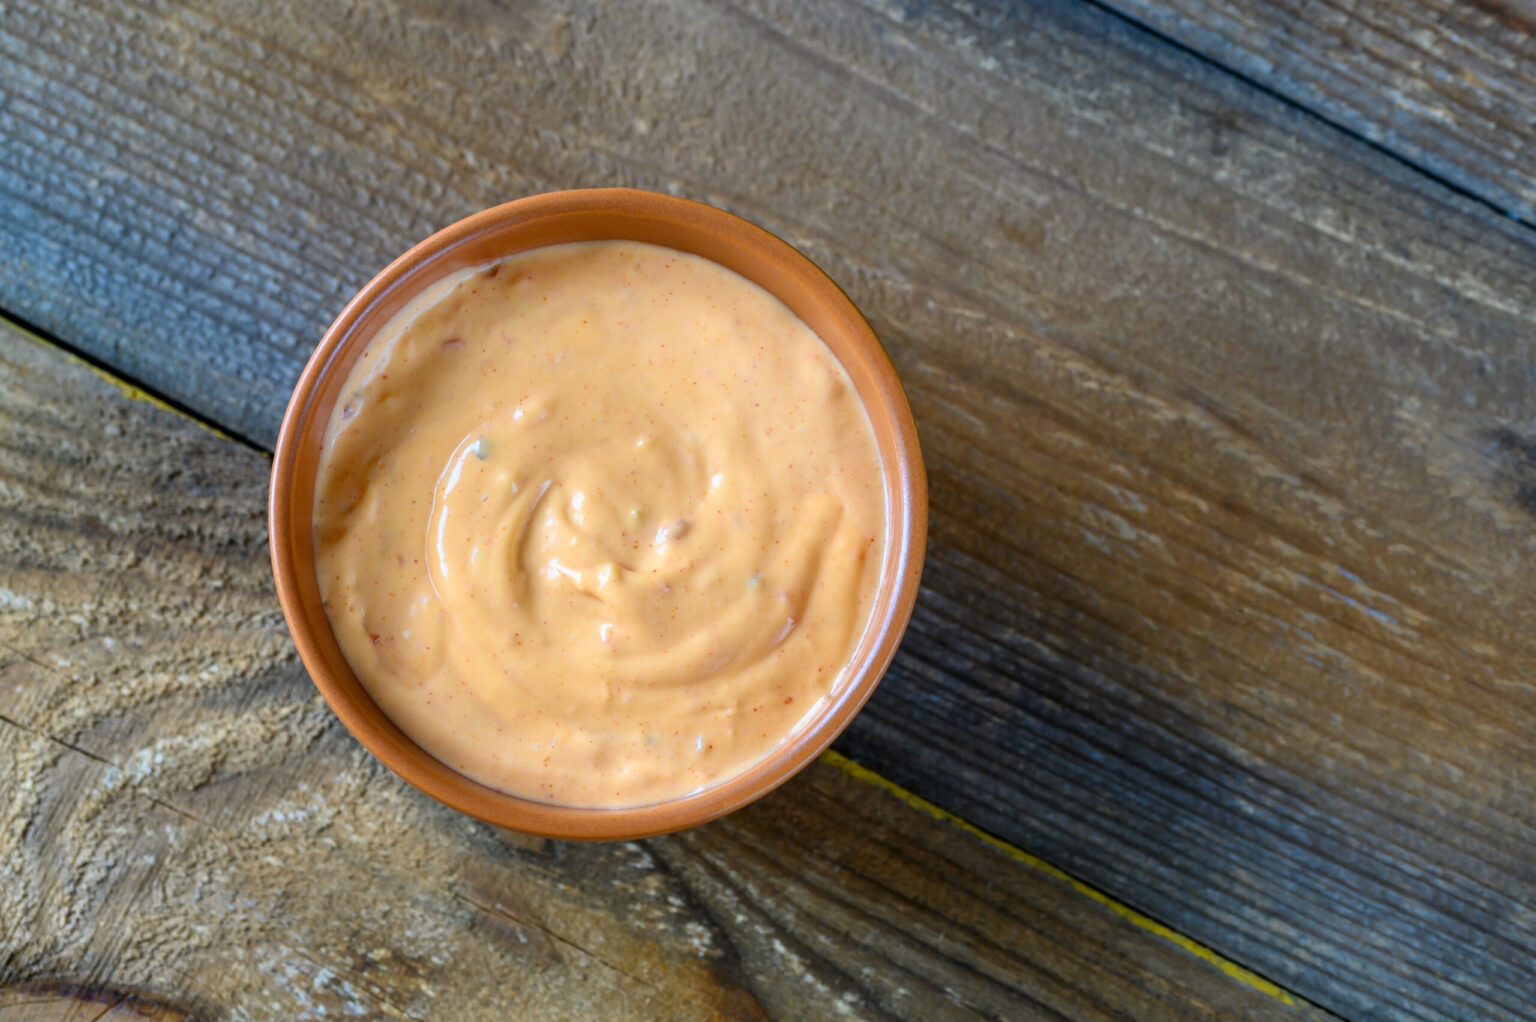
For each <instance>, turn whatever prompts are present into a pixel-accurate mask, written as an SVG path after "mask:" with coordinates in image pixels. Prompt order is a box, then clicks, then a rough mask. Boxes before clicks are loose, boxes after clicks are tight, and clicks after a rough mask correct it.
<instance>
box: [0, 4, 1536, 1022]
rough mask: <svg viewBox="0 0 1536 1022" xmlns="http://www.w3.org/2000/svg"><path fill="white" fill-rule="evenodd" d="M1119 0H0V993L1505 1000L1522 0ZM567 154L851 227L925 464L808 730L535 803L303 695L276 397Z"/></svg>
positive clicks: (328, 1009) (1523, 498) (1534, 910)
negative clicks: (751, 789) (829, 718)
mask: <svg viewBox="0 0 1536 1022" xmlns="http://www.w3.org/2000/svg"><path fill="white" fill-rule="evenodd" d="M1109 4H1110V7H1105V6H1100V5H1098V4H1087V3H1082V2H1078V0H1039V2H1037V3H1031V4H1009V3H1003V2H986V0H982V2H960V0H953V2H918V3H897V2H895V0H802V2H791V0H735V2H732V3H728V4H724V3H711V2H704V0H654V2H650V0H647V2H645V3H635V4H625V5H617V4H614V5H605V4H601V3H596V2H592V0H572V2H568V3H557V2H553V0H528V2H519V3H493V2H490V0H379V2H376V3H359V2H356V0H188V2H187V3H185V4H178V3H172V2H168V0H80V2H77V3H65V2H64V0H5V2H4V3H3V5H0V310H3V311H4V314H5V316H6V317H7V318H8V320H9V321H10V323H11V325H10V326H4V327H0V988H3V989H0V1020H5V1022H14V1020H21V1019H29V1020H31V1019H54V1018H59V1017H75V1018H80V1019H91V1018H108V1019H115V1018H130V1017H132V1018H145V1017H154V1018H162V1019H178V1018H183V1017H186V1016H189V1015H194V1016H196V1017H199V1018H207V1019H223V1018H231V1019H235V1018H239V1019H246V1018H249V1019H255V1018H300V1017H314V1016H319V1015H322V1014H336V1015H349V1016H350V1015H360V1016H365V1017H380V1018H422V1019H425V1018H434V1019H469V1018H492V1019H506V1018H519V1019H542V1018H549V1019H570V1018H602V1019H618V1018H637V1019H693V1018H701V1019H702V1018H731V1019H759V1018H775V1019H821V1018H829V1019H832V1018H845V1017H846V1018H910V1019H921V1020H929V1019H941V1018H994V1019H1032V1018H1057V1017H1065V1018H1095V1019H1096V1018H1118V1019H1137V1020H1140V1019H1182V1018H1210V1019H1235V1018H1245V1019H1246V1018H1253V1019H1295V1018H1320V1017H1339V1018H1347V1019H1514V1018H1531V1017H1536V1008H1533V1007H1532V1004H1533V1003H1536V1001H1533V995H1536V218H1533V214H1532V208H1533V207H1532V203H1533V201H1536V178H1533V172H1532V168H1533V167H1536V144H1533V139H1536V84H1533V83H1536V77H1533V72H1532V68H1533V67H1536V64H1533V63H1532V58H1533V56H1536V8H1533V7H1532V6H1531V2H1530V0H1477V2H1476V3H1471V2H1468V3H1466V4H1464V5H1463V4H1458V3H1455V2H1453V0H1416V2H1415V0H1366V2H1363V3H1360V4H1355V5H1339V6H1334V5H1333V4H1332V3H1331V2H1327V3H1324V2H1319V3H1305V4H1304V3H1300V2H1297V0H1179V2H1177V3H1171V4H1155V5H1154V4H1149V3H1143V2H1142V0H1109ZM1111 8H1118V9H1119V12H1117V11H1116V10H1112V9H1111ZM1120 12H1123V13H1120ZM1129 19H1137V20H1129ZM1233 72H1236V73H1235V74H1234V73H1233ZM608 184H622V185H631V186H638V187H644V188H651V189H656V190H662V191H671V192H676V193H679V194H684V195H688V196H691V197H694V198H698V199H702V200H704V201H708V202H712V203H715V204H717V205H720V206H723V207H725V208H727V209H730V210H733V211H735V212H737V213H739V214H741V215H743V216H745V217H748V218H749V219H752V220H755V221H757V222H758V223H761V224H763V225H764V226H766V227H768V228H769V229H771V230H773V231H775V232H777V233H779V234H780V235H782V236H783V237H785V238H787V239H788V240H790V241H791V242H792V243H794V244H795V245H797V246H799V247H800V248H802V249H803V250H804V251H806V252H807V253H808V254H809V255H810V256H811V257H812V258H814V259H815V260H816V261H817V262H819V263H820V264H821V265H822V266H824V267H825V268H826V269H827V270H828V271H829V272H830V273H831V274H832V275H833V277H834V278H836V279H837V280H838V281H839V282H840V283H841V284H842V285H843V286H844V287H845V288H846V289H847V290H848V291H849V293H850V294H851V295H852V296H853V297H854V299H855V301H857V302H858V303H859V305H860V306H861V307H862V308H863V309H864V310H865V311H866V313H867V314H868V315H869V317H870V319H871V321H872V322H873V324H874V325H875V328H876V330H877V331H878V332H879V334H880V335H881V337H882V338H883V340H884V341H885V343H886V345H887V347H888V348H889V350H890V352H891V354H892V357H893V358H894V360H895V362H896V364H897V368H898V370H899V371H900V373H901V375H902V378H903V380H904V381H905V383H906V386H907V388H908V393H909V395H910V397H911V399H912V403H913V406H914V409H915V412H916V415H917V418H918V422H919V428H920V432H921V438H922V443H923V447H924V451H925V454H926V457H927V459H928V467H929V477H930V484H931V487H932V497H933V524H932V535H931V540H930V546H929V555H928V565H927V571H926V574H925V576H924V580H923V590H922V594H921V596H920V598H919V600H918V607H917V611H916V616H915V618H914V620H913V623H912V626H911V629H910V631H909V633H908V636H907V639H906V641H905V643H904V645H903V647H902V649H901V652H900V654H899V656H898V657H897V660H896V663H895V665H894V667H893V669H892V670H891V672H890V674H889V675H888V676H887V678H886V680H885V681H884V683H883V684H882V686H881V688H880V690H879V691H878V693H877V694H876V696H875V698H874V699H873V700H872V702H871V703H870V704H869V706H868V708H867V709H866V710H865V711H864V713H863V714H862V715H861V716H860V717H859V718H858V720H857V721H855V723H854V725H853V726H852V727H851V728H850V729H849V731H848V732H847V733H846V734H845V735H844V737H843V738H842V739H841V740H840V741H839V742H838V743H837V745H836V747H835V748H836V750H837V751H836V752H835V753H830V754H828V755H827V756H825V757H824V758H823V759H822V760H821V761H820V762H819V763H818V764H816V765H815V766H813V767H812V768H811V769H809V770H807V771H806V772H805V773H804V774H802V775H801V776H800V777H799V778H797V779H796V780H795V781H794V782H792V783H791V784H790V785H788V786H786V787H785V788H784V789H781V790H780V791H779V792H777V793H775V794H774V795H772V796H771V797H769V798H767V799H765V800H763V801H761V802H759V803H757V804H755V805H753V806H752V807H750V808H748V809H746V810H744V811H742V812H740V813H737V814H735V815H733V816H731V817H729V818H727V819H724V820H722V821H719V822H717V823H714V824H711V825H709V826H705V827H701V828H698V829H696V830H692V831H688V832H685V833H682V834H678V835H674V836H670V837H665V838H659V839H654V840H648V841H642V842H636V843H628V844H597V845H576V844H559V843H552V842H549V841H544V840H532V839H527V838H522V837H519V836H516V835H512V834H507V833H499V832H497V831H495V830H493V829H491V828H489V827H486V826H483V825H481V824H479V823H477V822H475V821H473V820H470V819H468V818H466V817H463V816H460V815H458V814H456V813H454V812H451V811H449V810H446V809H444V808H442V807H440V806H438V805H436V804H435V803H433V802H431V801H430V800H428V799H426V798H425V797H423V796H421V795H419V794H418V793H417V792H415V791H414V790H412V789H410V788H409V787H407V786H406V785H405V784H403V783H402V782H401V781H399V780H398V779H397V778H395V777H394V776H393V775H392V774H390V773H388V772H387V771H385V770H384V769H382V768H381V767H380V766H378V765H377V763H376V762H375V761H373V760H372V758H371V757H369V756H368V755H367V754H365V753H364V752H362V751H361V749H360V747H359V746H358V745H357V744H356V743H355V742H354V741H353V740H352V739H351V738H350V737H349V736H348V735H347V733H346V732H345V731H344V730H343V729H342V728H341V727H340V726H339V725H338V724H337V722H336V721H335V719H334V718H333V717H332V715H331V713H330V712H329V710H328V709H327V708H326V707H325V705H324V704H323V703H322V702H321V701H320V700H319V698H318V697H317V695H316V694H315V692H314V690H313V688H312V686H311V685H310V684H309V681H308V679H307V678H306V676H305V674H304V671H303V669H302V667H301V666H300V665H299V664H298V662H297V660H296V657H295V654H294V652H293V649H292V646H291V644H290V642H289V640H288V638H287V636H286V633H285V631H284V628H283V624H282V619H281V615H280V614H279V612H278V609H277V606H276V602H275V599H274V596H273V591H272V584H271V578H270V572H269V568H268V562H267V548H266V537H265V522H264V518H263V511H264V501H265V489H266V474H267V469H268V460H267V453H266V452H267V450H268V448H269V447H270V444H271V442H272V439H273V435H274V432H275V429H276V424H277V420H278V417H279V414H280V412H281V409H282V408H283V406H284V403H285V402H286V400H287V396H288V393H289V390H290V388H291V386H292V383H293V381H294V379H295V377H296V375H297V373H298V371H299V368H300V367H301V365H302V364H303V362H304V360H305V358H306V357H307V355H308V354H309V352H310V350H311V348H312V347H313V345H314V343H315V342H316V340H317V339H318V337H319V335H320V332H321V331H322V330H323V328H324V326H325V324H326V323H328V322H329V321H330V319H331V318H332V317H333V316H334V315H335V313H336V312H337V311H338V310H339V308H340V306H341V304H342V303H343V302H344V301H345V299H346V298H347V297H348V296H349V295H350V294H351V293H352V292H353V291H354V290H355V289H356V288H357V287H358V286H359V285H361V284H362V283H363V282H364V281H365V280H366V279H367V278H368V277H369V276H371V275H372V274H373V272H374V271H375V270H377V269H378V268H379V267H380V266H381V265H383V264H384V263H385V262H386V261H387V260H388V259H389V258H391V257H392V256H394V255H395V254H396V253H398V252H399V251H401V250H403V249H404V248H405V247H406V246H407V245H409V244H410V243H412V242H414V241H416V240H417V239H419V238H421V237H423V236H425V235H426V234H428V233H430V232H431V231H432V230H434V229H435V228H437V227H440V226H442V225H444V224H446V223H448V222H450V221H452V220H454V219H456V218H458V217H460V216H462V215H464V214H467V213H469V212H471V211H473V210H476V209H479V208H482V207H484V206H487V205H491V204H494V203H496V202H499V201H502V200H505V199H507V198H511V197H515V196H519V195H523V194H527V193H531V192H537V191H542V190H547V189H552V188H562V187H571V186H584V185H608ZM150 395H156V396H154V397H151V396H150Z"/></svg>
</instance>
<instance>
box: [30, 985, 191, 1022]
mask: <svg viewBox="0 0 1536 1022" xmlns="http://www.w3.org/2000/svg"><path fill="white" fill-rule="evenodd" d="M0 1022H193V1020H191V1019H189V1016H188V1015H187V1014H186V1013H185V1012H183V1011H182V1010H180V1009H179V1008H176V1007H174V1006H173V1005H170V1004H166V1003H164V1002H163V1001H158V1000H156V999H154V998H152V997H145V996H144V995H142V994H138V993H135V992H133V991H130V990H110V989H105V988H97V989H92V990H86V989H83V988H81V987H80V986H78V985H76V984H72V983H18V984H16V985H14V986H8V987H0Z"/></svg>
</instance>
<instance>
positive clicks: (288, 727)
mask: <svg viewBox="0 0 1536 1022" xmlns="http://www.w3.org/2000/svg"><path fill="white" fill-rule="evenodd" d="M267 467H268V466H267V462H266V461H265V459H263V458H262V457H260V456H259V455H258V454H256V453H254V452H252V451H250V450H248V449H246V448H244V447H241V446H239V445H237V444H235V443H234V442H232V441H230V440H226V439H223V438H221V437H219V436H217V435H215V434H214V433H212V432H210V431H207V430H203V429H199V428H198V427H197V426H195V425H194V424H192V423H191V422H190V421H188V420H187V419H185V418H183V417H181V416H178V415H176V414H175V413H172V412H168V411H163V410H161V409H158V408H155V407H153V406H151V405H150V404H147V403H144V402H141V401H131V400H129V399H127V398H126V397H125V396H123V395H122V394H121V393H118V392H116V391H114V389H113V387H112V385H111V384H110V383H109V382H108V381H105V380H102V379H100V378H98V377H96V376H93V375H92V373H91V372H90V370H88V369H87V368H86V367H84V366H83V365H81V364H80V363H79V362H76V361H73V360H71V359H68V358H67V357H65V356H64V355H63V354H62V353H60V352H59V351H58V350H57V349H54V348H49V347H46V346H44V345H42V344H40V343H38V342H35V341H31V340H27V339H24V338H21V337H20V336H18V335H17V334H15V333H14V332H12V331H11V330H9V329H8V328H3V327H0V1018H9V1017H12V1016H10V1015H7V1014H6V1012H7V1011H10V1010H12V1009H14V1010H15V1011H17V1012H20V1011H21V1010H22V1007H21V1006H22V1005H23V1002H25V1004H26V1005H29V1006H30V1007H31V1008H36V1009H37V1010H39V1011H41V1010H42V1008H47V1009H48V1011H51V1012H55V1013H54V1014H51V1015H46V1016H37V1017H39V1018H41V1017H49V1018H55V1019H56V1018H60V1017H63V1016H61V1015H59V1014H58V1013H56V1011H55V1009H58V1008H59V1006H60V1004H61V1003H63V1004H65V1006H66V1007H67V1006H68V1003H74V1002H76V1001H78V1002H79V1003H94V1004H95V1005H96V1010H97V1011H98V1012H99V1011H100V1010H102V1009H104V1008H106V1007H107V1005H108V1004H120V1003H123V1002H120V1001H117V1000H116V999H115V998H113V997H107V998H105V1000H103V995H102V994H100V993H99V992H98V993H93V994H91V995H90V997H89V998H86V999H85V1000H81V998H80V997H79V996H76V995H73V994H72V995H70V996H71V997H72V998H73V1000H72V1001H70V1000H69V999H66V1001H67V1002H68V1003H65V1002H59V1001H58V998H54V997H52V995H50V998H51V999H45V1000H47V1003H46V1004H44V1003H43V1000H40V999H39V998H31V999H26V998H20V997H19V996H11V995H13V994H15V991H14V990H12V991H11V993H10V994H7V992H6V991H5V989H4V988H5V987H6V985H7V984H8V983H14V982H16V981H18V980H36V979H38V978H40V977H50V976H64V977H68V978H70V979H71V980H73V981H74V982H75V984H76V988H77V990H95V989H96V988H99V987H102V986H105V987H108V988H116V987H124V986H126V987H132V988H135V989H139V990H144V991H152V992H155V993H157V994H160V995H165V996H166V997H167V998H168V999H170V1000H171V1001H174V1002H176V1003H178V1004H184V1005H185V1006H186V1008H187V1010H189V1011H191V1012H192V1013H193V1014H195V1015H196V1016H197V1017H199V1018H205V1019H217V1018H224V1017H241V1018H253V1017H259V1018H301V1017H316V1016H317V1015H318V1014H319V1013H321V1012H332V1013H338V1014H363V1015H367V1016H369V1017H390V1018H452V1019H469V1018H519V1019H539V1018H558V1019H570V1018H603V1019H625V1018H634V1019H658V1018H667V1019H689V1018H700V1019H703V1018H732V1019H757V1018H782V1019H822V1018H853V1019H858V1018H871V1019H874V1018H910V1019H922V1020H931V1019H948V1018H955V1019H969V1018H976V1019H982V1018H989V1019H1004V1018H1007V1019H1025V1018H1069V1017H1070V1018H1083V1019H1126V1018H1135V1019H1185V1018H1207V1019H1223V1018H1232V1017H1236V1016H1241V1017H1245V1018H1267V1019H1295V1018H1316V1017H1321V1016H1320V1015H1319V1014H1318V1013H1316V1012H1313V1011H1311V1010H1310V1009H1308V1008H1306V1007H1305V1006H1296V1005H1287V1003H1286V1002H1285V1001H1284V1000H1283V999H1279V998H1277V997H1276V996H1274V995H1272V994H1267V993H1265V992H1263V991H1262V990H1261V989H1258V988H1257V987H1256V986H1255V985H1254V983H1253V982H1251V981H1250V982H1243V981H1240V980H1235V979H1233V978H1232V977H1231V976H1229V975H1225V974H1223V972H1222V971H1220V969H1219V968H1218V967H1217V966H1215V965H1213V964H1211V963H1210V962H1207V961H1202V960H1201V959H1200V958H1197V957H1196V956H1195V955H1192V954H1190V953H1188V952H1187V951H1186V950H1184V949H1182V948H1180V947H1178V946H1176V945H1175V944H1174V943H1171V942H1170V941H1168V940H1165V939H1163V938H1162V937H1159V936H1157V935H1155V934H1154V933H1152V932H1149V930H1148V929H1146V928H1145V927H1142V926H1138V925H1135V924H1134V923H1132V922H1128V921H1127V920H1126V919H1125V918H1124V917H1123V915H1120V914H1117V913H1116V912H1114V911H1112V910H1110V909H1108V908H1106V907H1105V906H1104V905H1102V904H1099V903H1098V902H1095V901H1093V900H1090V899H1088V898H1085V897H1084V896H1083V895H1082V893H1081V892H1080V891H1078V890H1075V889H1074V888H1073V887H1072V886H1071V885H1069V884H1067V883H1063V882H1062V881H1061V880H1060V879H1058V878H1055V877H1052V876H1050V875H1049V874H1047V873H1046V872H1043V871H1041V870H1039V869H1037V868H1032V867H1031V866H1030V865H1029V864H1028V863H1027V862H1024V861H1021V860H1020V859H1019V858H1017V857H1010V856H1009V855H1007V854H1004V853H1002V852H999V851H998V849H996V848H995V847H993V846H991V845H989V844H987V843H985V842H983V841H980V840H977V839H976V838H975V837H974V836H972V835H970V834H968V833H966V832H965V831H963V830H961V829H957V828H955V827H953V826H951V825H950V824H948V823H945V822H941V821H940V820H937V819H935V818H934V817H933V816H931V815H928V814H925V813H923V812H920V811H919V810H917V809H914V808H913V807H912V806H911V805H909V804H907V803H906V802H904V801H902V800H901V799H900V798H898V797H896V796H894V795H892V794H891V793H890V792H889V791H887V790H886V789H885V788H883V787H880V786H875V785H872V784H870V783H868V782H866V781H862V780H860V779H858V778H856V777H854V776H851V775H850V774H849V773H848V772H846V771H844V770H840V769H838V768H837V767H836V766H835V765H829V764H826V763H820V764H816V765H815V766H813V767H812V768H811V769H810V770H809V771H807V772H806V773H804V774H802V775H801V776H800V777H799V778H797V779H796V780H795V781H793V782H791V783H790V784H789V785H787V786H786V787H785V788H783V789H781V790H780V791H779V792H776V793H775V794H774V795H773V796H771V797H770V798H768V799H766V800H764V801H762V802H760V803H757V804H756V805H754V806H752V807H751V808H749V809H747V810H744V811H742V812H739V813H737V814H735V815H734V816H731V817H729V818H728V819H726V820H723V821H720V822H718V823H715V824H711V825H709V826H707V827H703V828H699V829H696V830H693V831H690V832H687V833H684V834H681V835H676V836H672V837H667V838H660V839H654V840H650V841H645V842H640V843H627V844H605V845H604V844H599V845H576V844H562V843H557V842H550V841H545V840H541V839H529V838H524V837H520V836H517V835H511V834H503V833H498V832H496V831H495V830H494V829H493V828H490V827H486V826H484V825H482V824H479V823H477V822H475V821H473V820H471V819H469V818H468V817H464V816H461V815H460V814H458V813H455V812H453V811H451V810H448V809H445V808H443V807H441V806H439V805H437V804H436V803H434V802H432V801H431V800H430V799H427V798H426V797H424V796H421V795H420V794H419V793H417V792H416V791H414V789H411V788H409V787H408V786H406V785H405V784H404V783H403V782H401V781H399V780H398V779H397V778H395V777H394V776H393V775H392V774H389V773H388V772H387V771H385V770H384V769H383V768H381V767H380V766H379V765H378V764H377V762H376V761H374V760H373V759H372V757H370V756H369V755H368V754H367V753H366V752H364V751H363V750H362V749H361V748H360V747H359V746H358V745H357V744H356V743H355V742H354V741H353V740H352V739H351V738H350V737H349V736H348V735H347V734H346V732H345V731H344V730H343V729H342V728H341V727H340V726H339V725H338V724H337V722H336V721H335V719H334V718H333V717H332V715H331V714H330V712H329V710H328V709H327V708H326V707H325V705H324V704H323V702H321V701H320V699H319V697H318V696H317V694H316V693H315V691H314V689H313V687H312V686H311V685H310V684H309V682H308V680H307V678H306V677H305V675H304V672H303V669H302V668H301V667H300V666H299V665H298V664H297V663H296V662H295V658H294V655H293V653H292V650H291V647H290V644H289V642H288V639H287V636H286V634H285V632H284V629H283V627H282V623H281V616H280V614H279V612H278V610H277V607H276V601H275V597H274V594H273V593H272V589H271V580H270V573H269V570H268V567H267V561H266V558H267V552H266V540H265V534H264V530H263V509H264V491H265V485H266V475H267ZM1260 985H1262V984H1260ZM34 989H35V988H34ZM7 998H9V1000H8V999H7ZM56 1002H58V1003H56ZM144 1003H146V1004H148V1003H151V1002H150V1001H149V1000H145V1002H144ZM39 1005H42V1007H41V1008H40V1007H39ZM15 1017H18V1018H31V1017H33V1016H28V1015H25V1014H21V1015H17V1016H15ZM81 1017H83V1018H89V1017H91V1016H89V1015H86V1016H81Z"/></svg>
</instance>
